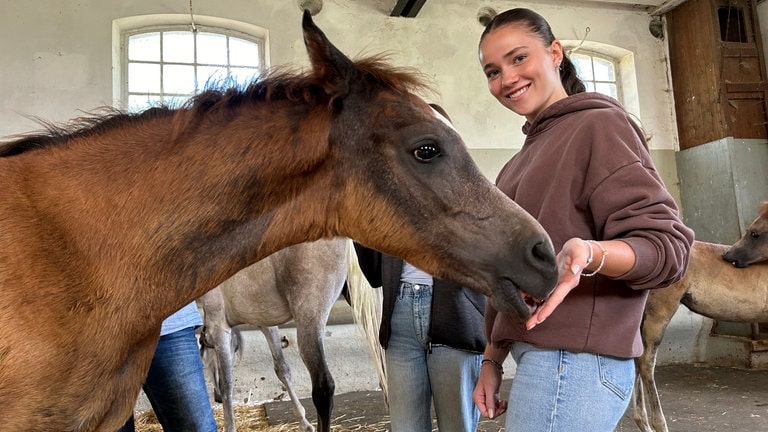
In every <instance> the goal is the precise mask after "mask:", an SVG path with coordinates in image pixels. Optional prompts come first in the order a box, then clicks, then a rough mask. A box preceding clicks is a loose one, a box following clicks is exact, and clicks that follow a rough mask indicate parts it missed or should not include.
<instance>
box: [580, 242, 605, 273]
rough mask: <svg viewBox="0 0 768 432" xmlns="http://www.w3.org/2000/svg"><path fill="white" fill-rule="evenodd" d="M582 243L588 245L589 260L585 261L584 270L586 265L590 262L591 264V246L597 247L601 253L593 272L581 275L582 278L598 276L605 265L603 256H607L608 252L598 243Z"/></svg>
mask: <svg viewBox="0 0 768 432" xmlns="http://www.w3.org/2000/svg"><path fill="white" fill-rule="evenodd" d="M584 241H585V242H587V244H588V245H589V258H590V259H589V260H587V264H586V265H585V266H584V267H585V268H586V266H587V265H589V263H590V262H592V259H591V258H592V245H593V244H595V245H597V247H599V248H600V251H601V252H602V253H601V255H600V265H598V266H597V268H596V269H595V271H593V272H592V273H582V274H581V275H582V276H584V277H590V276H594V275H596V274H598V273H599V272H600V270H602V269H603V266H604V265H605V256H606V255H608V251H607V250H605V248H604V247H603V245H601V244H600V243H598V242H596V241H592V240H584Z"/></svg>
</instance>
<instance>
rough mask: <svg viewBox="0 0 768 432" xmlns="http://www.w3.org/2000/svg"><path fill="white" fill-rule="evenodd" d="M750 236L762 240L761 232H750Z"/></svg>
mask: <svg viewBox="0 0 768 432" xmlns="http://www.w3.org/2000/svg"><path fill="white" fill-rule="evenodd" d="M749 235H750V236H751V237H752V238H760V233H759V232H757V231H750V232H749Z"/></svg>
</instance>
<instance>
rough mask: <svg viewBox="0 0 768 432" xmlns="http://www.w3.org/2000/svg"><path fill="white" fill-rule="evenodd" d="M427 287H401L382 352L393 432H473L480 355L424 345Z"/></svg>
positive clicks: (429, 298)
mask: <svg viewBox="0 0 768 432" xmlns="http://www.w3.org/2000/svg"><path fill="white" fill-rule="evenodd" d="M431 303H432V288H431V287H429V286H425V285H419V286H418V288H415V287H412V286H410V285H403V284H401V287H400V293H399V294H398V296H397V300H396V301H395V309H394V311H393V313H392V334H391V336H390V338H389V345H388V346H387V350H386V351H385V357H386V362H387V384H388V386H389V416H390V420H391V426H392V432H430V431H432V416H431V410H430V409H431V405H432V403H434V405H435V414H436V417H437V425H438V429H439V430H440V431H441V432H474V431H476V430H477V423H478V421H479V420H480V411H479V410H478V409H477V407H476V406H475V404H474V403H473V402H472V391H473V390H474V387H475V384H476V383H477V378H478V375H479V373H480V361H481V360H482V355H481V354H477V353H472V352H467V351H462V350H458V349H453V348H450V347H448V346H444V345H430V344H429V337H428V331H429V316H430V310H431V307H432V305H431Z"/></svg>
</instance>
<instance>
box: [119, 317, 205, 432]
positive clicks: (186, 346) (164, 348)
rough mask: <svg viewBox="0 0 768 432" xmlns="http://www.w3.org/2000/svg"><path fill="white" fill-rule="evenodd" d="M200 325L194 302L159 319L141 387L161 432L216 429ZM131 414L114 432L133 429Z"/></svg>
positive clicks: (201, 323) (124, 431) (195, 431)
mask: <svg viewBox="0 0 768 432" xmlns="http://www.w3.org/2000/svg"><path fill="white" fill-rule="evenodd" d="M201 325H203V321H202V319H201V317H200V312H198V310H197V305H196V304H195V302H192V303H189V304H188V305H186V306H184V307H183V308H181V309H179V310H178V311H177V312H176V313H174V314H173V315H171V316H170V317H168V318H166V319H165V320H164V321H163V325H162V329H161V331H160V341H159V342H158V344H157V348H156V349H155V355H154V357H153V358H152V364H151V365H150V367H149V372H148V373H147V378H146V380H145V381H144V385H143V387H142V388H143V389H144V393H145V394H146V395H147V399H149V402H150V404H152V409H153V410H154V412H155V415H156V416H157V420H158V421H159V422H160V425H161V426H162V427H163V431H164V432H216V431H217V430H218V426H217V424H216V420H215V419H214V418H213V408H211V401H210V399H209V396H208V389H207V388H206V385H205V375H204V372H203V362H202V360H201V359H200V348H199V346H198V344H197V337H196V336H195V329H196V328H197V327H199V326H201ZM135 430H136V428H135V425H134V418H133V416H131V418H130V419H128V421H127V422H126V424H125V425H124V426H123V427H122V428H120V429H119V431H118V432H134V431H135Z"/></svg>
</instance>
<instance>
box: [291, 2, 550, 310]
mask: <svg viewBox="0 0 768 432" xmlns="http://www.w3.org/2000/svg"><path fill="white" fill-rule="evenodd" d="M303 28H304V40H305V43H306V45H307V49H308V52H309V56H310V59H311V63H312V68H313V74H312V77H311V78H310V81H311V82H312V84H311V85H310V86H309V89H310V90H307V91H304V92H301V94H302V95H304V96H305V97H309V98H311V99H312V100H313V101H315V102H319V103H318V106H320V105H322V107H323V108H322V111H323V112H324V113H325V115H327V116H328V118H329V119H330V128H329V130H327V137H326V138H327V142H328V145H329V147H328V157H327V159H326V160H325V162H324V164H323V167H324V168H328V169H329V171H328V174H329V175H328V177H327V178H328V179H329V181H330V182H331V184H332V185H334V186H333V187H332V188H331V189H332V190H335V191H336V192H335V193H333V194H332V195H330V196H329V197H328V199H329V200H330V201H331V202H332V203H333V204H332V205H331V207H333V208H337V209H339V211H338V213H336V214H334V215H333V216H332V220H331V221H330V224H331V225H330V226H331V227H333V228H332V229H333V230H334V231H335V232H336V233H340V234H342V235H345V236H348V237H351V238H353V239H355V240H357V241H358V242H360V243H362V244H365V245H367V246H369V247H373V248H375V249H378V250H381V251H383V252H386V253H389V254H392V255H396V256H400V257H403V258H405V259H406V260H407V261H409V262H411V263H412V264H414V265H416V266H417V267H420V268H422V269H423V270H425V271H427V272H429V273H431V274H433V275H435V276H436V277H441V278H447V279H453V280H455V281H458V282H460V283H463V284H465V285H467V286H469V287H471V288H474V289H477V290H479V291H481V292H484V293H486V294H488V295H490V296H492V301H494V304H495V305H496V306H497V307H499V308H500V309H511V308H514V309H516V310H517V311H518V312H519V313H521V314H522V315H528V314H529V309H528V307H527V306H526V305H525V303H524V302H523V300H522V298H521V295H520V290H524V291H527V292H528V293H529V294H531V295H533V296H534V297H540V298H544V297H546V296H547V295H548V294H549V292H550V290H551V289H552V288H553V287H554V283H555V281H556V277H557V274H556V269H555V266H554V262H555V261H554V252H553V249H552V245H551V243H550V241H549V238H548V237H547V235H546V233H545V232H544V231H543V229H542V228H541V226H540V225H539V224H538V223H537V222H536V221H535V220H534V219H533V218H532V217H531V216H530V215H528V214H527V213H526V212H525V211H523V210H522V209H521V208H520V207H518V206H517V205H516V204H515V203H514V202H512V201H511V200H510V199H509V198H507V197H506V196H505V195H503V194H502V193H501V192H499V191H498V190H497V189H496V188H495V187H494V186H493V185H492V184H491V183H490V182H489V181H488V180H487V179H486V178H485V177H484V176H483V175H482V174H481V173H480V171H479V169H478V168H477V166H476V165H475V163H474V162H473V161H472V158H471V157H470V155H469V153H468V152H467V149H466V146H465V145H464V142H463V141H462V139H461V137H460V136H459V134H458V133H457V132H456V130H455V129H454V128H453V127H452V126H451V125H450V122H448V121H447V119H446V116H445V115H441V114H440V113H438V112H437V111H436V110H435V109H433V108H432V107H430V106H429V104H427V103H426V102H425V101H424V100H422V99H421V98H420V97H418V96H416V92H419V91H420V90H422V89H423V88H424V87H423V84H422V81H421V80H420V79H419V75H418V74H414V73H412V72H409V71H406V70H402V69H396V68H392V67H390V66H387V65H386V64H385V63H384V61H383V59H382V58H381V57H373V58H368V59H364V60H359V61H356V62H353V61H351V60H349V59H348V58H347V57H346V56H344V55H343V54H342V53H341V52H340V51H339V50H338V49H336V47H334V46H333V45H332V44H331V43H330V42H329V41H328V40H327V38H326V37H325V35H324V34H323V33H322V32H321V31H320V30H319V29H318V28H317V27H315V25H314V24H313V23H312V20H311V17H310V16H309V15H308V14H305V15H304V22H303ZM316 86H319V88H321V89H322V91H318V90H317V87H316ZM294 93H296V92H294ZM324 133H325V131H324Z"/></svg>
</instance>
